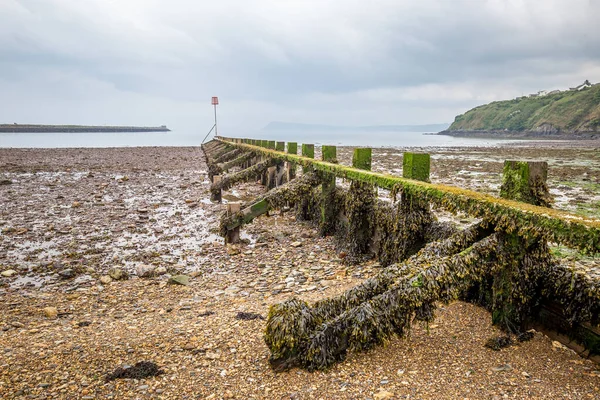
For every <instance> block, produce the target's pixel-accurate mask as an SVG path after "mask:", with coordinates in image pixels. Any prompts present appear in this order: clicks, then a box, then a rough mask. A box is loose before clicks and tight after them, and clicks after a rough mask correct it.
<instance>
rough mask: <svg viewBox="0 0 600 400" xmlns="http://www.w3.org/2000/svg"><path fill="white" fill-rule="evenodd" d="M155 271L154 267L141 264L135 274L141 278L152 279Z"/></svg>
mask: <svg viewBox="0 0 600 400" xmlns="http://www.w3.org/2000/svg"><path fill="white" fill-rule="evenodd" d="M155 269H156V267H155V266H154V265H147V264H141V265H138V266H137V267H136V269H135V272H136V274H137V276H139V277H140V278H150V277H152V275H154V270H155Z"/></svg>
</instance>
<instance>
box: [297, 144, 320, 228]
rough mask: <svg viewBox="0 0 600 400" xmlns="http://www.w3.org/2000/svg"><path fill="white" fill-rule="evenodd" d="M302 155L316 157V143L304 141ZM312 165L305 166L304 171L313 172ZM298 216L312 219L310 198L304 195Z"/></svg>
mask: <svg viewBox="0 0 600 400" xmlns="http://www.w3.org/2000/svg"><path fill="white" fill-rule="evenodd" d="M302 156H303V157H308V158H315V145H314V144H307V143H302ZM312 171H313V168H312V166H310V165H308V166H303V167H302V173H303V174H306V173H309V172H312ZM296 207H297V210H296V218H297V219H298V220H300V221H307V220H309V219H310V214H311V213H310V199H308V198H306V197H303V198H301V199H300V202H299V203H297V205H296Z"/></svg>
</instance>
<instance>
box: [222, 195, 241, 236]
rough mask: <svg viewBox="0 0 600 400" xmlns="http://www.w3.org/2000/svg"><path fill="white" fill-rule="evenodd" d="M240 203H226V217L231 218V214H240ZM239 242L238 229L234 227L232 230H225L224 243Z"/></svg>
mask: <svg viewBox="0 0 600 400" xmlns="http://www.w3.org/2000/svg"><path fill="white" fill-rule="evenodd" d="M241 206H242V205H241V203H228V204H227V216H229V217H231V216H232V215H233V214H235V213H237V212H240V210H241ZM239 241H240V227H239V226H236V227H235V228H233V229H229V230H227V235H226V236H225V243H237V242H239Z"/></svg>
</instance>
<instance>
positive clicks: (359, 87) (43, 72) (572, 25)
mask: <svg viewBox="0 0 600 400" xmlns="http://www.w3.org/2000/svg"><path fill="white" fill-rule="evenodd" d="M0 7H3V8H4V9H5V10H7V12H6V13H2V14H0V89H3V86H4V88H6V87H9V85H10V88H11V90H18V89H15V88H19V87H22V88H23V91H25V92H27V93H37V94H38V95H39V96H40V97H41V98H43V97H44V93H43V91H52V92H51V93H52V95H53V97H54V98H56V101H57V102H60V100H61V98H64V101H68V100H69V99H71V98H72V97H73V96H75V97H77V98H79V99H81V100H85V99H86V96H90V97H91V96H93V95H92V94H86V91H85V90H80V89H78V87H87V86H86V85H89V84H90V83H89V82H94V84H93V85H98V87H102V88H104V89H103V92H102V93H101V94H99V93H98V94H96V95H95V98H94V102H95V104H97V102H98V101H102V99H101V98H99V97H101V96H104V97H103V98H104V101H105V102H106V103H108V102H111V101H114V97H115V96H119V95H120V94H124V93H129V94H132V95H135V98H139V97H138V96H150V97H152V98H157V99H162V100H160V101H162V102H163V103H164V104H165V107H171V106H172V107H176V104H177V103H178V102H179V103H181V104H186V107H187V106H188V105H189V104H190V102H199V103H200V102H203V101H205V99H206V98H208V97H210V96H211V95H213V94H217V93H218V94H219V95H220V96H222V98H224V99H227V100H228V101H229V104H230V105H232V106H234V105H235V110H236V111H235V114H234V115H232V118H235V116H236V115H238V116H240V117H241V116H244V117H245V118H246V117H247V115H248V114H249V113H250V112H249V111H248V110H252V111H253V112H254V113H255V114H259V115H262V118H263V119H264V120H265V122H268V120H270V119H280V120H281V119H286V117H287V116H289V117H290V118H292V117H300V116H304V117H305V118H306V116H307V115H309V116H310V117H309V118H312V119H313V120H314V121H313V120H311V121H307V122H324V120H327V121H326V122H331V123H340V121H329V120H330V119H331V118H332V116H335V118H348V119H356V118H357V116H360V117H361V118H363V119H364V120H361V121H357V123H360V124H371V123H372V122H373V121H369V120H366V119H368V118H379V119H381V120H385V122H386V123H394V122H396V123H402V122H407V123H417V122H423V123H427V122H439V121H444V120H450V119H451V118H452V117H453V115H452V114H453V113H456V112H459V111H464V110H463V108H468V107H470V106H474V105H476V104H478V103H479V102H481V101H483V100H486V101H489V100H487V99H494V96H495V95H502V96H505V95H510V94H512V95H519V94H521V93H520V91H526V92H527V91H533V90H539V89H543V88H546V87H548V86H552V87H555V86H556V85H559V86H563V87H564V86H568V85H575V84H577V83H579V82H578V81H579V80H583V79H591V80H592V81H597V80H600V76H598V75H596V76H587V75H583V74H585V73H587V72H588V71H589V72H593V73H595V72H596V71H598V68H597V67H598V66H600V24H597V21H596V16H597V15H599V14H600V6H599V2H596V1H583V0H575V1H566V0H565V1H559V0H550V1H544V2H539V1H534V0H531V1H522V2H518V3H509V2H504V1H499V0H498V1H482V2H462V1H461V2H459V1H445V0H423V1H420V2H412V1H392V0H389V1H386V0H374V1H371V2H348V1H342V0H338V1H335V0H333V1H327V2H322V1H316V0H315V1H308V0H306V1H289V2H284V1H275V0H271V1H269V0H247V1H235V0H222V1H218V2H206V1H201V2H197V1H185V0H171V1H166V0H165V1H160V0H153V1H146V0H120V1H113V2H111V1H106V0H93V1H86V2H81V1H76V0H61V1H58V0H43V1H42V0H22V1H19V2H17V1H15V0H0ZM32 73H35V74H39V76H40V77H48V76H50V77H52V79H53V82H51V83H48V82H45V81H43V80H41V79H36V78H35V77H32V76H30V75H31V74H32ZM572 80H574V81H572ZM78 82H79V83H78ZM432 85H433V86H432ZM61 87H62V89H61ZM94 87H96V86H94ZM432 87H434V88H436V89H435V90H440V91H441V90H446V89H449V88H451V89H453V90H454V91H455V92H457V93H458V94H457V95H456V96H454V97H453V96H452V95H451V94H449V95H448V96H444V97H443V99H445V100H443V101H440V100H439V99H436V98H435V96H429V97H426V96H422V95H421V94H420V93H421V90H425V89H422V88H429V89H427V90H430V89H431V88H432ZM403 91H404V92H405V93H407V94H408V95H406V96H398V95H397V93H398V92H400V93H401V92H403ZM365 93H371V94H370V95H365ZM372 93H377V96H375V97H374V96H373V95H372ZM46 94H47V93H46ZM124 96H125V95H124ZM410 96H412V97H410ZM357 100H360V101H362V103H361V104H357V103H358V101H357ZM153 101H154V100H153ZM0 106H2V104H0ZM24 106H26V104H24ZM428 107H429V110H430V112H429V113H427V110H428ZM7 109H8V108H6V107H5V108H4V110H7ZM400 109H402V110H400ZM411 109H414V110H416V109H418V110H419V111H418V112H415V111H414V110H413V111H410V110H411ZM344 110H346V111H344ZM395 110H397V111H395ZM407 110H408V111H407ZM5 112H6V111H4V113H5ZM4 113H3V111H0V119H7V120H10V119H11V118H10V116H7V115H5V114H4ZM274 113H277V114H278V115H273V114H274ZM325 113H327V114H325ZM345 113H346V114H345ZM383 113H385V115H383ZM350 114H352V115H350ZM344 115H346V117H344ZM416 115H419V118H421V120H419V121H417V120H414V118H415V116H416ZM409 118H413V119H410V120H408V119H409ZM255 119H256V120H257V121H258V120H259V119H260V118H259V117H256V118H255ZM394 119H398V120H394ZM257 124H259V122H257Z"/></svg>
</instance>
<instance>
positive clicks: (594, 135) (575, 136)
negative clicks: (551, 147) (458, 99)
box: [436, 130, 600, 144]
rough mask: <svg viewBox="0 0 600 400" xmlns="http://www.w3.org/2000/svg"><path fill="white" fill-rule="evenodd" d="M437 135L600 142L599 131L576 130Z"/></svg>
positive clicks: (441, 133) (476, 132)
mask: <svg viewBox="0 0 600 400" xmlns="http://www.w3.org/2000/svg"><path fill="white" fill-rule="evenodd" d="M436 135H441V136H452V137H465V138H481V139H520V140H552V141H563V140H564V141H568V140H577V141H580V140H581V141H597V142H598V143H599V144H600V133H598V132H575V133H564V134H558V133H552V134H548V133H543V132H537V131H522V132H517V131H497V130H493V131H487V130H472V131H471V130H469V131H466V130H456V131H451V130H445V131H441V132H438V133H437V134H436Z"/></svg>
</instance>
